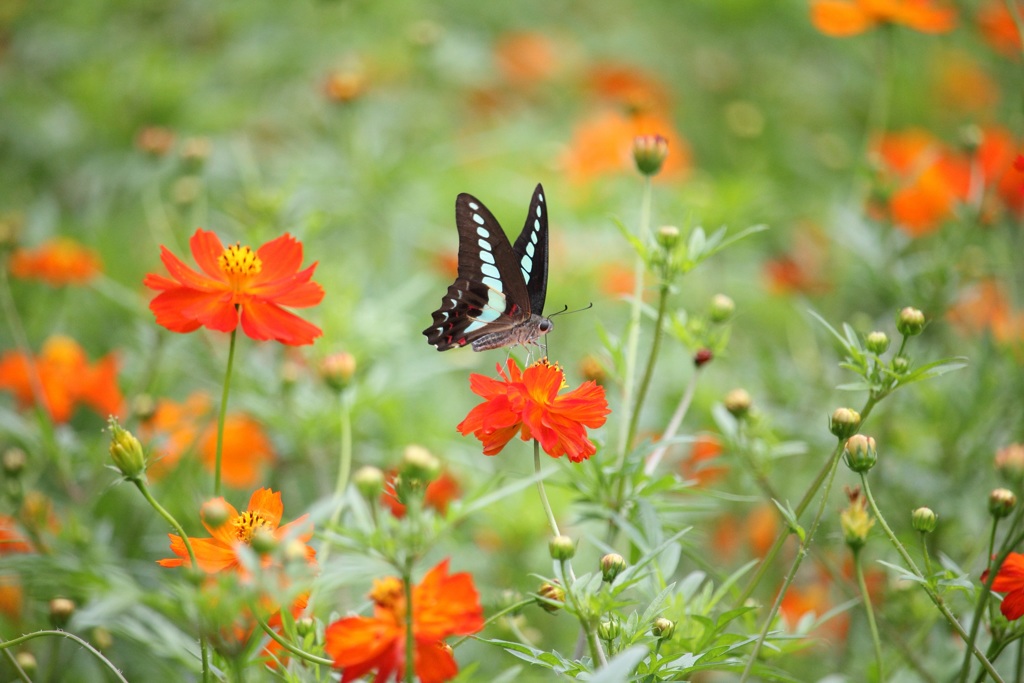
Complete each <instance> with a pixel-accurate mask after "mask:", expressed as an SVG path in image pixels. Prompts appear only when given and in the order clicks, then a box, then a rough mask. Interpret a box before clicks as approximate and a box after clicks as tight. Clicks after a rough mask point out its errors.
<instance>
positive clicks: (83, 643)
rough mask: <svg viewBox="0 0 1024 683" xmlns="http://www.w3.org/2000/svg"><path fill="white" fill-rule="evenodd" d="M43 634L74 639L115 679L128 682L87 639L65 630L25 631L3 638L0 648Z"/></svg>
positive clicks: (123, 682)
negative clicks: (16, 635) (17, 635)
mask: <svg viewBox="0 0 1024 683" xmlns="http://www.w3.org/2000/svg"><path fill="white" fill-rule="evenodd" d="M43 636H56V637H58V638H68V639H70V640H73V641H75V642H76V643H78V644H79V645H81V646H82V647H84V648H85V649H86V650H88V651H89V652H91V653H92V655H93V656H94V657H96V659H98V660H100V661H101V662H102V663H103V665H104V666H105V667H106V668H108V669H109V670H110V672H111V673H113V674H114V676H115V677H116V678H117V680H119V681H121V682H122V683H128V681H127V680H126V679H125V677H124V676H122V675H121V672H120V671H118V670H117V667H116V666H114V665H113V663H112V662H111V661H110V660H109V659H107V658H106V657H104V656H103V653H102V652H100V651H99V650H97V649H96V648H94V647H93V646H92V645H90V644H89V642H88V641H86V640H83V639H82V638H79V637H78V636H76V635H75V634H73V633H68V632H67V631H61V630H59V629H58V630H54V631H34V632H32V633H26V634H25V635H23V636H21V637H18V638H12V639H11V640H5V641H4V642H2V643H0V650H6V649H7V648H9V647H14V646H15V645H20V644H21V643H26V642H28V641H30V640H33V639H35V638H41V637H43Z"/></svg>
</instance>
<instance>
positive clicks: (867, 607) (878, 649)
mask: <svg viewBox="0 0 1024 683" xmlns="http://www.w3.org/2000/svg"><path fill="white" fill-rule="evenodd" d="M853 567H854V569H855V571H856V573H857V586H858V587H859V588H860V597H861V600H862V601H863V602H864V612H865V613H866V614H867V615H868V628H869V629H870V630H871V641H872V642H873V643H874V646H875V661H876V662H877V667H878V680H879V681H884V680H885V676H884V675H883V673H882V672H883V671H884V669H883V668H882V662H883V660H882V640H881V638H880V637H879V636H878V624H876V623H875V609H874V607H873V606H872V604H871V594H870V593H868V584H867V583H866V582H865V581H864V565H863V564H862V563H861V561H860V552H859V551H858V550H854V551H853Z"/></svg>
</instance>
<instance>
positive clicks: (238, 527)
mask: <svg viewBox="0 0 1024 683" xmlns="http://www.w3.org/2000/svg"><path fill="white" fill-rule="evenodd" d="M231 526H232V527H233V528H234V531H235V538H237V539H238V540H239V541H241V542H242V543H252V537H253V536H255V535H256V532H257V531H259V530H260V529H266V530H267V531H271V532H272V531H274V527H273V525H271V523H270V520H269V519H267V518H265V517H264V516H263V515H262V514H261V513H259V512H253V511H252V510H246V511H245V512H243V513H242V514H240V515H238V516H237V517H235V518H234V519H233V520H231Z"/></svg>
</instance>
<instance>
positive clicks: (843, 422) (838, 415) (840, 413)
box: [828, 408, 860, 439]
mask: <svg viewBox="0 0 1024 683" xmlns="http://www.w3.org/2000/svg"><path fill="white" fill-rule="evenodd" d="M828 429H829V431H830V432H832V433H833V434H834V435H835V436H836V437H837V438H839V439H848V438H850V437H851V436H853V435H854V434H856V433H857V430H858V429H860V413H858V412H857V411H856V410H854V409H853V408H836V409H835V411H834V412H833V413H832V417H831V418H830V419H829V421H828Z"/></svg>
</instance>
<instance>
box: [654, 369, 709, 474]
mask: <svg viewBox="0 0 1024 683" xmlns="http://www.w3.org/2000/svg"><path fill="white" fill-rule="evenodd" d="M700 371H701V368H699V367H698V368H697V369H696V370H694V372H693V374H692V375H690V381H689V382H687V384H686V389H685V390H683V396H682V398H680V399H679V405H677V406H676V410H675V412H674V413H672V417H671V418H670V419H669V421H668V425H666V426H665V432H664V433H663V434H662V435H661V445H659V446H658V447H657V448H656V449H654V452H653V453H651V456H650V457H649V458H647V462H645V463H644V474H645V475H647V476H648V477H650V476H651V475H653V474H654V471H655V470H656V469H658V465H659V464H661V459H662V458H663V457H665V453H666V452H667V451H668V447H669V444H668V443H667V442H669V441H671V440H672V439H673V438H675V435H676V432H678V431H679V427H680V425H682V424H683V419H684V418H685V417H686V412H687V411H688V410H689V409H690V404H691V403H693V395H694V393H696V391H697V378H698V377H699V376H700Z"/></svg>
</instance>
